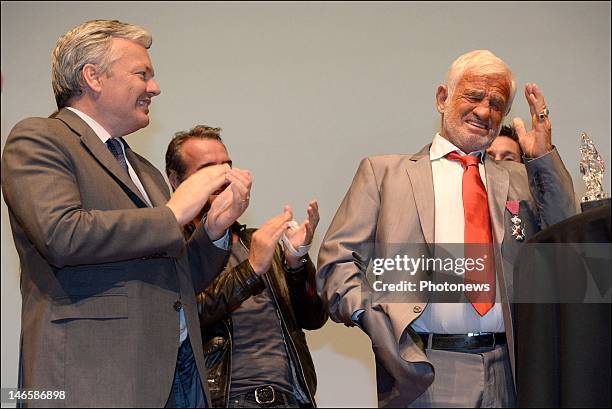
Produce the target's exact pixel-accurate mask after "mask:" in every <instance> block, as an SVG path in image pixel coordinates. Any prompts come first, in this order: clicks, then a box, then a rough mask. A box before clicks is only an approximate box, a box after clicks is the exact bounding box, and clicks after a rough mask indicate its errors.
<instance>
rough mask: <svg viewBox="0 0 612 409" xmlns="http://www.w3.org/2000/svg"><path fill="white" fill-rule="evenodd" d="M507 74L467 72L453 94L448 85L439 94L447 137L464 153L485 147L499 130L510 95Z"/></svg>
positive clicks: (443, 128)
mask: <svg viewBox="0 0 612 409" xmlns="http://www.w3.org/2000/svg"><path fill="white" fill-rule="evenodd" d="M510 87H511V85H510V81H509V80H508V78H507V77H506V76H504V75H499V74H497V75H490V74H488V75H485V74H477V73H473V72H469V71H468V72H466V73H465V74H464V75H463V77H461V79H460V80H459V82H458V83H457V85H456V87H455V91H454V92H453V94H452V95H448V94H447V91H448V90H447V88H446V86H440V87H439V88H438V93H437V94H436V102H437V105H438V111H439V112H440V113H441V114H442V131H441V134H442V136H443V137H444V138H446V139H448V140H449V141H450V142H452V143H453V144H454V145H455V146H457V147H458V148H460V149H461V150H462V151H464V152H465V153H470V152H474V151H479V150H482V149H486V148H487V147H488V146H489V145H490V144H491V142H492V141H493V139H494V138H495V137H496V136H497V134H498V133H499V130H500V128H501V123H502V120H503V118H504V115H505V114H506V108H507V107H508V102H509V98H510Z"/></svg>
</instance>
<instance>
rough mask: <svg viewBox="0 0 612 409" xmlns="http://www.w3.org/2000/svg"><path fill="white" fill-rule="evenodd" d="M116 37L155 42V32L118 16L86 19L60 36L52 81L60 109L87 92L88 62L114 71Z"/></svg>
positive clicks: (148, 45)
mask: <svg viewBox="0 0 612 409" xmlns="http://www.w3.org/2000/svg"><path fill="white" fill-rule="evenodd" d="M113 38H124V39H127V40H131V41H134V42H136V43H138V44H140V45H142V46H143V47H144V48H146V49H148V48H149V47H151V43H152V42H153V37H151V34H149V32H147V31H146V30H145V29H143V28H142V27H140V26H137V25H133V24H129V23H123V22H121V21H118V20H90V21H86V22H84V23H81V24H80V25H78V26H77V27H75V28H73V29H72V30H70V31H68V32H67V33H66V34H64V35H63V36H61V37H60V38H59V40H58V41H57V45H56V46H55V49H54V50H53V55H52V59H53V64H52V68H51V84H52V85H53V93H54V94H55V102H56V103H57V107H58V109H59V108H63V107H65V106H67V105H68V103H69V101H70V99H72V98H73V97H76V96H80V95H81V94H82V93H83V89H84V87H85V80H84V79H83V67H84V66H85V65H86V64H96V65H99V67H100V70H101V72H102V73H110V66H111V65H112V61H111V55H110V49H111V46H112V40H113Z"/></svg>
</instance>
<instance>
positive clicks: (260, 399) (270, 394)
mask: <svg viewBox="0 0 612 409" xmlns="http://www.w3.org/2000/svg"><path fill="white" fill-rule="evenodd" d="M274 401H276V392H275V391H274V387H273V386H272V385H265V386H260V387H259V388H256V389H255V402H257V403H259V404H260V405H265V404H268V403H274Z"/></svg>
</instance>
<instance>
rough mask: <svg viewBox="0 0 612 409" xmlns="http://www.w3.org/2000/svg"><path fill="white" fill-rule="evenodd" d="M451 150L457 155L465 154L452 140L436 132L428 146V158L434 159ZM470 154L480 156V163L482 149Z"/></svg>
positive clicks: (482, 156)
mask: <svg viewBox="0 0 612 409" xmlns="http://www.w3.org/2000/svg"><path fill="white" fill-rule="evenodd" d="M451 152H457V153H459V155H461V156H463V155H467V154H466V153H465V152H463V151H462V150H461V149H459V148H457V147H456V146H455V145H454V144H453V143H452V142H450V141H449V140H448V139H446V138H444V137H443V136H442V135H440V133H439V132H438V133H436V136H434V139H433V141H432V143H431V147H430V148H429V159H430V160H432V161H434V160H438V159H440V158H443V157H445V156H446V155H448V154H449V153H451ZM470 155H475V156H479V157H480V163H483V162H484V158H485V156H486V155H485V154H484V151H476V152H471V153H470Z"/></svg>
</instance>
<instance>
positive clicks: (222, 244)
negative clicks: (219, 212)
mask: <svg viewBox="0 0 612 409" xmlns="http://www.w3.org/2000/svg"><path fill="white" fill-rule="evenodd" d="M206 217H208V213H206V214H204V216H202V220H200V224H201V225H202V226H206ZM213 244H214V245H215V247H217V248H218V249H221V250H229V245H230V234H229V229H225V234H224V235H223V236H221V238H219V239H217V240H215V241H213Z"/></svg>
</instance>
